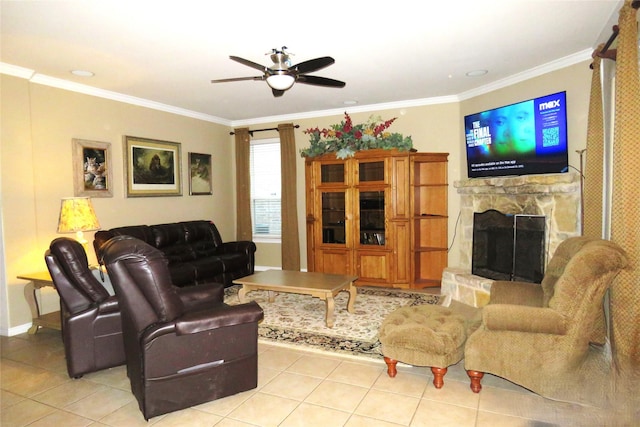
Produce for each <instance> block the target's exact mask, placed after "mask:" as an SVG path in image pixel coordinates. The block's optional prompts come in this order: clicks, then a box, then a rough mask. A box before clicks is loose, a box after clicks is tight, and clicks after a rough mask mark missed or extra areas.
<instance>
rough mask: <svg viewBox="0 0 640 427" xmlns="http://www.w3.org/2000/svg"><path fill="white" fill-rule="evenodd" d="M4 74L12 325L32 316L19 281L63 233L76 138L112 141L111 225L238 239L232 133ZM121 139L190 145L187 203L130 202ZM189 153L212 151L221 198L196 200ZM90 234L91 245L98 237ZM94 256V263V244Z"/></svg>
mask: <svg viewBox="0 0 640 427" xmlns="http://www.w3.org/2000/svg"><path fill="white" fill-rule="evenodd" d="M1 78H2V80H1V84H2V104H1V105H2V148H1V150H2V151H1V152H0V161H1V167H2V220H3V234H4V235H3V237H4V257H5V258H4V262H5V272H6V278H5V279H6V289H7V301H8V322H9V323H8V324H9V327H16V326H18V325H24V324H25V323H28V322H30V320H31V315H30V312H29V310H28V307H27V304H26V303H25V300H24V296H23V287H24V284H25V282H24V281H22V280H18V279H16V276H17V275H18V274H21V273H27V272H33V271H41V270H44V269H46V266H45V264H44V260H43V254H44V251H45V250H46V248H47V247H48V245H49V242H50V241H51V240H52V239H53V238H55V237H58V236H59V235H58V234H56V228H57V220H58V213H59V209H60V199H61V198H62V197H69V196H73V174H72V171H73V168H72V142H71V140H72V138H81V139H88V140H94V141H101V142H108V143H111V149H112V159H113V161H112V165H111V167H112V168H113V178H114V179H113V197H112V198H94V199H93V204H94V207H95V210H96V214H97V215H98V218H99V220H100V224H101V226H102V227H103V228H112V227H116V226H120V225H133V224H154V223H162V222H173V221H178V220H190V219H211V220H213V221H215V222H216V224H217V226H218V228H219V230H220V233H221V234H222V237H223V239H225V240H231V239H234V238H235V196H234V173H233V158H234V155H233V146H232V143H231V139H230V137H229V128H228V127H226V126H221V125H218V124H214V123H210V122H205V121H202V120H196V119H192V118H187V117H183V116H179V115H175V114H169V113H165V112H160V111H156V110H152V109H148V108H142V107H137V106H133V105H129V104H124V103H120V102H115V101H111V100H106V99H102V98H97V97H92V96H87V95H82V94H78V93H74V92H69V91H64V90H60V89H56V88H52V87H48V86H43V85H38V84H32V83H29V82H28V81H27V80H24V79H19V78H15V77H9V76H5V75H3V76H2V77H1ZM123 135H133V136H138V137H145V138H154V139H162V140H167V141H175V142H180V143H181V144H182V147H181V149H182V162H181V166H182V179H183V186H182V187H183V196H182V197H144V198H127V197H126V195H125V182H124V168H123V163H124V160H123V148H122V136H123ZM188 152H198V153H211V154H212V156H213V158H212V179H213V195H211V196H189V194H188V193H189V187H188V183H187V181H185V180H186V178H187V175H186V173H185V171H186V170H187V169H186V168H187V153H188ZM86 237H87V239H88V240H89V241H92V240H93V233H86ZM88 255H89V261H90V262H92V263H95V254H94V253H93V250H92V248H89V251H88ZM54 296H55V295H54ZM43 305H44V309H45V310H44V311H49V309H51V308H53V309H55V308H56V306H57V298H56V299H54V301H53V303H50V302H49V300H48V298H47V294H46V293H45V295H44V296H43ZM51 306H53V307H51ZM4 309H5V307H2V310H3V311H4ZM3 332H4V331H3Z"/></svg>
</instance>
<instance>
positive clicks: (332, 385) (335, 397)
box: [305, 380, 369, 412]
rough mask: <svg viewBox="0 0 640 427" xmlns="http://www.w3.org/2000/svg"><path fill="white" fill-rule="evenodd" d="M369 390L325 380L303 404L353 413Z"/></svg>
mask: <svg viewBox="0 0 640 427" xmlns="http://www.w3.org/2000/svg"><path fill="white" fill-rule="evenodd" d="M368 391H369V389H367V388H365V387H360V386H356V385H351V384H345V383H339V382H335V381H329V380H325V381H323V382H322V384H320V385H319V386H318V387H317V388H316V389H315V390H314V391H313V392H312V393H311V394H310V395H309V397H307V398H306V399H305V402H307V403H312V404H315V405H321V406H326V407H328V408H333V409H338V410H341V411H348V412H353V411H354V410H355V409H356V407H357V406H358V405H359V404H360V402H361V401H362V399H364V396H365V395H366V394H367V392H368Z"/></svg>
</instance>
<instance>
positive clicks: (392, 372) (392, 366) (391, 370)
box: [384, 356, 398, 378]
mask: <svg viewBox="0 0 640 427" xmlns="http://www.w3.org/2000/svg"><path fill="white" fill-rule="evenodd" d="M384 363H386V364H387V374H388V375H389V376H390V377H391V378H394V377H395V376H396V374H397V373H398V371H397V370H396V365H397V364H398V361H397V360H393V359H390V358H388V357H386V356H385V358H384Z"/></svg>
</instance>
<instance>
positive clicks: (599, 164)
mask: <svg viewBox="0 0 640 427" xmlns="http://www.w3.org/2000/svg"><path fill="white" fill-rule="evenodd" d="M603 47H604V44H602V45H600V46H598V48H597V49H596V50H595V51H594V54H593V55H592V56H593V63H592V66H593V75H592V77H591V95H590V100H589V117H588V122H587V151H586V153H587V162H586V164H585V168H584V170H583V171H581V173H582V174H583V193H582V212H583V215H582V234H583V235H584V236H590V237H596V238H599V239H600V238H602V237H603V235H602V221H603V215H602V207H603V201H602V196H603V182H602V181H603V178H604V168H603V161H604V116H603V112H602V82H601V78H600V58H599V57H598V56H596V55H597V53H598V52H601V51H602V48H603ZM606 319H607V317H606V313H605V308H604V305H603V306H602V314H601V315H600V318H599V319H598V321H596V323H595V324H594V325H593V331H592V332H591V337H590V341H591V342H594V343H600V344H604V343H605V342H606V337H607V321H606Z"/></svg>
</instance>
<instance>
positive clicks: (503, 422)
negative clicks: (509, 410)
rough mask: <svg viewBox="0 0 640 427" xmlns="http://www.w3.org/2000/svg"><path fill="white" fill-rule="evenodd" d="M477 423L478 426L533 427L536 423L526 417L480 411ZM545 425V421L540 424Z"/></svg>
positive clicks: (541, 426)
mask: <svg viewBox="0 0 640 427" xmlns="http://www.w3.org/2000/svg"><path fill="white" fill-rule="evenodd" d="M475 425H476V427H533V426H535V423H533V422H532V421H531V420H528V419H526V418H518V417H514V416H511V415H504V414H495V413H493V412H485V411H478V417H477V421H476V424H475ZM544 425H545V424H544V423H543V424H540V427H543V426H544Z"/></svg>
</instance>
